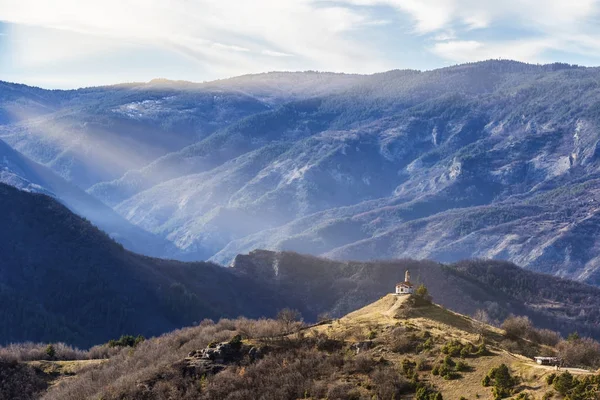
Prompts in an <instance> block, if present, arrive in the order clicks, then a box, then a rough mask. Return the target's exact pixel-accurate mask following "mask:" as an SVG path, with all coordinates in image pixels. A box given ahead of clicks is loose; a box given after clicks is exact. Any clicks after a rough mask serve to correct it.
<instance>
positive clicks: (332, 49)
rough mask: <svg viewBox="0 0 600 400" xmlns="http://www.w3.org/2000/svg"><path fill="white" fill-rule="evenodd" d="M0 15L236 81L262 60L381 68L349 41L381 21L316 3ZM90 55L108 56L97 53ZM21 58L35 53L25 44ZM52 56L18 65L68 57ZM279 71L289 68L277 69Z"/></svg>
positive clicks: (125, 4) (19, 1)
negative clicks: (173, 59)
mask: <svg viewBox="0 0 600 400" xmlns="http://www.w3.org/2000/svg"><path fill="white" fill-rule="evenodd" d="M0 10H1V12H0V18H1V19H2V20H5V21H8V22H12V23H16V24H26V25H35V26H43V27H49V28H56V29H60V30H64V31H71V32H77V33H79V34H86V35H88V36H87V37H95V38H108V39H109V40H110V41H112V42H113V43H117V44H118V42H119V41H120V40H123V39H124V40H126V41H129V42H134V43H141V44H146V45H159V46H164V47H166V48H170V49H172V50H174V51H178V52H181V53H183V54H186V55H187V56H190V57H192V58H194V59H196V60H197V61H198V62H200V63H202V64H203V65H205V66H206V68H220V67H223V69H221V70H225V69H231V70H232V72H237V73H245V72H258V71H263V70H264V69H265V67H269V66H265V65H264V64H263V63H261V62H259V60H258V59H256V58H253V56H256V55H260V54H263V55H269V56H274V57H273V58H284V57H281V56H282V55H284V54H286V55H287V54H293V55H294V56H295V57H294V58H295V59H297V60H298V62H299V64H298V65H299V66H300V65H302V66H306V67H307V68H311V69H322V70H324V69H327V70H339V71H341V70H355V71H356V72H368V71H375V70H379V69H381V68H382V67H384V63H383V62H382V61H381V60H380V59H379V58H378V57H376V51H375V49H372V48H370V47H369V46H367V45H366V44H365V43H361V42H360V41H359V40H356V38H355V39H353V40H350V39H348V38H347V37H346V35H345V33H346V32H348V31H350V30H353V29H355V28H356V27H357V26H361V25H367V24H370V23H380V22H379V21H371V20H370V19H369V18H368V17H367V16H365V15H363V14H361V13H359V12H357V11H355V10H352V9H350V8H347V7H323V6H322V5H318V4H316V3H314V2H313V1H312V0H279V1H277V0H253V1H241V0H185V1H184V0H177V1H174V0H173V1H170V0H102V1H96V0H79V1H77V0H54V1H52V2H47V1H43V0H0ZM48 40H49V39H48ZM71 44H72V43H71V41H69V40H64V41H62V42H56V43H55V45H54V46H48V48H55V49H58V48H65V49H68V48H70V47H71V46H70V45H71ZM265 48H266V49H268V50H266V52H265V51H263V49H265ZM73 49H74V50H76V51H73V52H72V53H74V54H75V55H77V54H79V52H78V50H80V48H79V47H77V46H75V47H73ZM88 49H90V50H95V51H97V52H101V51H106V49H105V48H103V46H95V45H92V46H89V47H88ZM272 49H276V50H272ZM21 50H22V52H23V53H31V51H29V50H28V49H27V46H26V45H25V44H24V45H23V46H22V47H21ZM51 53H52V52H51V51H45V52H43V56H36V57H31V56H28V55H21V59H23V60H26V61H30V62H34V61H35V62H41V61H42V59H46V60H47V61H48V62H50V63H52V62H55V61H56V59H62V58H63V57H64V54H61V53H62V52H61V51H60V50H59V51H57V54H55V55H53V54H51ZM242 53H244V54H243V55H242V56H240V54H242ZM275 56H279V57H275ZM234 66H235V67H234ZM278 66H279V67H281V66H284V65H283V64H281V65H280V64H277V63H275V64H273V65H272V67H274V68H277V67H278Z"/></svg>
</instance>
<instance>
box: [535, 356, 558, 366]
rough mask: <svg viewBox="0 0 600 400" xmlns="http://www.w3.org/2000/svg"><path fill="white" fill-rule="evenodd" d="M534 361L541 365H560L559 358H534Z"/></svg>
mask: <svg viewBox="0 0 600 400" xmlns="http://www.w3.org/2000/svg"><path fill="white" fill-rule="evenodd" d="M533 359H534V360H535V362H536V363H538V364H540V365H560V360H559V358H558V357H533Z"/></svg>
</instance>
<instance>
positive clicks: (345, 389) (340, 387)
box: [327, 382, 360, 400]
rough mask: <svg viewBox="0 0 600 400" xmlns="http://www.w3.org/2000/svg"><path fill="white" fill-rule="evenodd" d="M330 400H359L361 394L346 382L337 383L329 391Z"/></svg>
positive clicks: (328, 397)
mask: <svg viewBox="0 0 600 400" xmlns="http://www.w3.org/2000/svg"><path fill="white" fill-rule="evenodd" d="M327 399H329V400H358V399H360V392H359V391H358V390H357V389H356V387H355V386H354V385H351V384H349V383H345V382H336V383H334V384H332V385H331V386H330V387H329V390H328V391H327Z"/></svg>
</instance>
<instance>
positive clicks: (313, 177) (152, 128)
mask: <svg viewBox="0 0 600 400" xmlns="http://www.w3.org/2000/svg"><path fill="white" fill-rule="evenodd" d="M599 78H600V70H599V69H597V68H583V67H576V66H568V65H564V64H552V65H544V66H540V65H528V64H523V63H518V62H512V61H488V62H482V63H474V64H466V65H460V66H455V67H449V68H443V69H439V70H434V71H427V72H419V71H390V72H386V73H381V74H374V75H344V74H328V73H315V72H306V73H270V74H261V75H250V76H243V77H239V78H234V79H229V80H222V81H215V82H208V83H203V84H192V83H188V82H171V81H153V82H150V83H148V84H131V85H121V86H113V87H104V88H93V89H84V90H80V91H67V92H61V91H58V92H55V91H53V92H45V91H40V90H38V89H35V90H34V89H32V93H33V94H32V96H33V95H34V94H35V98H36V99H38V100H37V102H38V103H39V104H47V103H48V102H50V103H52V101H54V103H52V104H54V106H53V107H55V109H56V110H55V111H52V112H48V111H47V110H46V111H44V113H42V112H41V111H40V114H41V116H39V117H35V118H25V119H20V120H19V122H18V123H14V122H12V123H9V124H5V125H4V126H1V127H0V132H2V133H0V135H3V137H4V138H5V140H7V141H8V142H9V143H10V144H11V145H13V146H15V147H16V148H17V149H20V150H22V151H23V152H25V153H26V154H27V155H30V156H31V157H33V158H34V159H35V160H37V161H40V162H43V163H46V164H47V165H48V166H50V167H51V168H53V169H54V170H55V171H57V172H59V173H60V174H61V175H63V176H64V177H67V178H68V179H70V180H71V181H72V182H75V183H76V184H78V185H80V186H82V187H85V188H87V187H88V186H90V185H92V184H94V185H93V186H91V188H89V190H88V192H89V193H90V194H92V195H94V196H95V197H97V198H99V199H100V200H102V201H103V202H104V203H105V204H107V205H110V206H111V207H113V208H114V209H115V210H116V211H117V212H118V213H120V214H121V215H122V216H123V217H125V218H127V219H128V220H129V221H131V222H133V223H134V224H136V225H138V226H139V227H141V228H143V229H145V230H147V231H149V232H151V233H154V234H157V235H159V236H161V237H163V238H165V239H167V240H169V241H171V242H172V243H173V244H174V245H175V246H177V247H178V248H179V249H180V250H181V251H183V252H184V253H186V255H185V257H186V258H188V259H208V258H210V259H211V260H214V261H217V262H219V263H222V264H227V263H229V262H231V260H233V258H234V257H235V256H236V254H238V253H244V252H248V251H251V250H253V249H256V248H268V249H274V250H295V251H300V252H306V253H312V254H316V255H327V256H329V257H334V258H339V259H362V260H367V259H373V258H398V257H415V258H433V259H436V260H440V261H446V262H452V261H456V260H459V259H462V258H470V257H492V258H499V259H507V260H510V261H513V262H516V263H518V264H519V265H522V266H524V267H526V268H530V269H535V270H538V271H543V272H550V273H553V274H557V275H561V276H566V277H572V278H575V279H580V280H586V281H587V282H590V283H598V278H597V276H596V275H597V274H596V272H595V271H596V270H597V266H598V254H599V253H598V251H597V250H596V249H597V248H598V245H596V242H595V239H594V238H595V237H596V235H595V231H596V228H595V226H596V225H597V224H595V223H594V220H595V213H596V211H597V210H596V206H595V204H596V199H595V198H594V196H595V193H596V186H597V185H596V182H597V179H598V177H599V175H598V167H599V162H598V152H597V148H598V143H599V141H600V136H599V135H598V132H599V130H598V125H599V122H600V121H599V116H600V114H598V104H600V85H599V83H598V82H600V80H599ZM10 88H11V90H13V92H15V93H22V92H23V91H24V90H25V91H26V88H23V87H20V86H19V87H13V86H10ZM17 89H18V90H17ZM11 93H12V92H11ZM216 93H219V95H216ZM14 96H15V95H13V97H14ZM16 96H17V97H18V95H16ZM44 96H45V97H44ZM216 98H218V99H220V100H219V101H216V100H215V99H216ZM48 99H50V100H48ZM52 99H54V100H52ZM57 99H60V101H59V100H57ZM51 100H52V101H51ZM11 101H13V100H11ZM11 104H12V103H11ZM36 104H37V103H36ZM184 116H187V117H185V118H184ZM186 118H189V119H186ZM57 121H58V122H57ZM64 121H70V122H69V123H68V124H66V125H69V124H71V125H72V126H74V127H79V128H77V129H75V130H76V131H78V132H79V131H81V132H83V133H81V135H83V136H82V137H85V140H83V139H82V140H81V141H80V143H96V142H94V140H96V139H93V140H92V139H90V138H106V141H104V139H102V141H101V142H99V143H98V145H97V146H91V147H89V150H90V151H91V153H89V154H88V155H91V157H89V160H88V157H87V156H83V158H82V159H83V160H85V162H86V165H87V166H86V167H85V168H84V169H82V168H80V167H79V166H78V165H77V163H70V161H68V162H63V161H64V160H66V159H67V158H69V157H67V158H64V157H63V156H62V155H65V154H70V153H69V152H70V150H67V149H70V148H72V146H75V147H76V148H79V147H77V146H80V145H79V144H77V143H78V142H77V140H76V138H77V137H78V136H77V135H71V134H69V135H61V136H60V140H54V141H53V142H52V145H47V143H46V142H47V140H48V137H53V136H52V135H48V134H47V133H43V132H42V129H41V128H44V127H46V128H48V127H52V126H54V125H53V124H55V123H56V124H59V125H60V124H62V122H64ZM164 121H170V122H168V123H165V122H164ZM183 121H188V122H190V121H191V122H190V124H191V125H189V124H187V125H186V123H184V122H183ZM207 121H210V123H209V122H207ZM94 124H96V125H94ZM165 124H166V125H165ZM203 124H209V127H205V125H203ZM63 125H64V124H63ZM61 126H62V125H61ZM90 126H91V127H94V126H100V127H101V128H102V130H103V131H110V132H111V133H110V134H107V135H104V134H102V133H97V132H96V131H94V130H93V129H92V128H89V127H90ZM165 126H167V127H165ZM34 127H38V128H40V129H38V128H34ZM200 127H202V128H200ZM80 128H81V129H80ZM171 128H172V129H171ZM36 129H37V132H39V133H41V134H40V135H37V136H36V135H35V134H34V133H32V132H35V131H36ZM75 130H69V129H67V130H65V131H69V132H71V131H75ZM49 131H51V130H48V129H47V130H46V132H49ZM142 131H143V134H141V133H140V132H142ZM61 132H62V130H61ZM39 137H41V138H43V140H42V142H43V143H41V142H40V141H38V140H37V139H35V138H39ZM131 138H133V141H130V140H129V139H131ZM179 139H181V140H179ZM57 143H58V144H57ZM107 143H108V144H107ZM186 144H189V145H187V146H186ZM53 146H54V147H53ZM149 147H152V148H156V149H159V150H157V151H146V150H143V149H147V148H149ZM138 148H139V149H140V150H139V151H137V149H138ZM92 149H93V151H92ZM106 149H108V152H105V151H106ZM115 149H116V150H115ZM134 149H136V150H135V151H134ZM38 150H39V154H38V153H36V152H37V151H38ZM113 150H114V151H113ZM171 150H175V151H171ZM77 151H78V152H79V153H78V154H87V153H86V152H85V151H79V150H77ZM103 152H104V155H106V156H107V157H108V156H110V157H108V158H109V159H110V158H111V157H114V158H116V159H119V160H123V162H122V163H120V164H119V163H117V167H115V168H116V169H115V170H113V171H111V172H110V173H108V172H107V171H106V168H113V166H114V164H113V163H104V162H103V161H106V159H104V160H101V158H102V157H103V155H102V154H103ZM57 154H61V156H60V157H58V158H57V156H56V155H57ZM139 154H143V157H142V159H139V160H138V159H137V158H136V157H137V155H139ZM97 157H100V158H97ZM94 160H95V161H94ZM86 168H88V170H87V172H81V174H83V175H85V176H83V175H82V176H80V177H77V176H75V175H76V174H75V173H74V172H73V171H86ZM79 173H80V172H77V174H79ZM114 178H116V179H114Z"/></svg>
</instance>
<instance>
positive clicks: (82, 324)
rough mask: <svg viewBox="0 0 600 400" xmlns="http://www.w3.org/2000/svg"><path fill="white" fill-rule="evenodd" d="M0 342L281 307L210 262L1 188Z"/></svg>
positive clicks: (89, 335)
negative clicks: (163, 251)
mask: <svg viewBox="0 0 600 400" xmlns="http://www.w3.org/2000/svg"><path fill="white" fill-rule="evenodd" d="M0 226H1V227H2V229H0V304H1V305H2V307H0V341H1V342H2V343H8V342H22V341H26V340H33V341H39V340H44V341H66V342H69V343H72V344H77V345H79V346H89V345H92V344H97V343H101V342H105V341H107V340H109V339H111V338H116V337H119V336H121V335H122V334H143V335H156V334H159V333H162V332H165V331H168V330H171V329H175V328H178V327H180V326H183V325H187V324H191V323H193V322H194V321H199V320H201V319H203V318H207V317H208V318H219V317H222V316H227V315H228V316H232V317H237V316H238V315H240V314H243V315H248V316H254V317H259V316H262V315H273V314H274V313H275V312H276V311H277V307H278V306H277V304H278V301H275V298H274V297H273V296H274V295H273V293H271V292H270V291H269V290H267V289H265V288H259V287H257V286H255V285H252V284H251V283H250V282H251V280H250V279H246V278H244V279H240V278H238V277H236V276H235V275H234V274H232V273H231V271H230V270H227V269H224V268H222V267H220V266H218V265H215V264H211V263H189V264H183V263H179V262H176V261H167V260H161V259H155V258H149V257H144V256H140V255H137V254H134V253H130V252H129V251H127V250H125V249H123V247H122V246H121V245H119V244H117V243H115V242H114V241H113V240H111V239H110V238H109V237H108V236H107V235H106V234H105V233H103V232H101V231H100V230H98V229H97V228H95V227H94V226H92V225H91V224H90V223H89V222H87V221H85V220H83V219H81V218H80V217H77V216H76V215H74V214H73V213H71V212H70V211H69V210H68V209H67V208H65V207H64V206H62V205H61V204H59V203H58V202H56V201H55V200H53V199H51V198H50V197H47V196H45V195H39V194H32V193H27V192H22V191H19V190H17V189H14V188H12V187H10V186H7V185H4V184H0Z"/></svg>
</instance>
